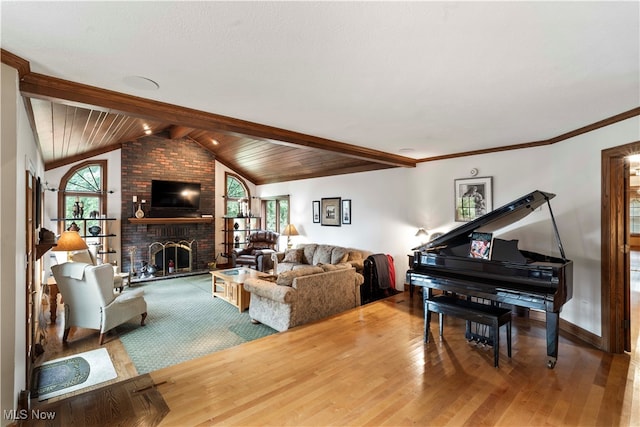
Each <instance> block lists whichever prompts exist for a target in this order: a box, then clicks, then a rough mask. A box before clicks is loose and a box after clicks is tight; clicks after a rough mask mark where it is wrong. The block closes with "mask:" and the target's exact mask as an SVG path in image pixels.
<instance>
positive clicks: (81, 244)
mask: <svg viewBox="0 0 640 427" xmlns="http://www.w3.org/2000/svg"><path fill="white" fill-rule="evenodd" d="M74 224H75V223H74ZM83 249H89V247H88V246H87V243H86V242H85V241H84V240H82V237H80V233H78V232H77V231H63V232H62V234H61V235H60V237H58V242H57V245H56V246H55V248H54V249H52V250H53V251H54V252H66V253H67V261H70V260H71V252H73V251H81V250H83Z"/></svg>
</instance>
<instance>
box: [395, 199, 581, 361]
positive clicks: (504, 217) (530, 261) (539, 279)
mask: <svg viewBox="0 0 640 427" xmlns="http://www.w3.org/2000/svg"><path fill="white" fill-rule="evenodd" d="M553 197H555V194H552V193H546V192H543V191H539V190H536V191H533V192H532V193H529V194H527V195H525V196H522V197H520V198H518V199H517V200H514V201H513V202H511V203H508V204H506V205H504V206H502V207H500V208H498V209H495V210H493V211H491V212H489V213H487V214H486V215H483V216H481V217H478V218H476V219H474V220H473V221H470V222H467V223H465V224H463V225H462V226H460V227H458V228H455V229H454V230H452V231H450V232H448V233H446V234H443V235H441V236H440V237H437V238H435V239H433V240H431V241H430V242H428V243H427V244H425V245H423V246H419V247H417V248H414V251H415V252H414V256H413V265H412V266H411V269H410V270H409V271H407V280H408V283H409V285H410V290H411V293H413V287H414V286H422V287H424V288H426V290H428V291H429V293H431V290H432V289H438V290H440V291H445V292H450V293H454V294H459V295H464V296H467V297H475V298H481V299H484V300H489V301H491V302H493V303H494V304H495V303H502V304H510V305H513V306H517V307H527V308H533V309H539V310H544V311H545V313H546V338H547V356H548V361H547V366H548V367H549V368H550V369H553V368H554V367H555V364H556V361H557V358H558V335H559V320H560V319H559V317H560V310H561V309H562V306H563V305H564V304H565V303H566V302H567V301H569V300H570V299H571V296H572V293H573V262H572V261H570V260H568V259H566V257H565V253H564V249H563V247H562V241H561V240H560V234H559V233H558V227H557V225H556V222H555V219H554V217H553V212H552V210H551V203H550V202H549V201H550V200H551V199H552V198H553ZM544 203H546V204H547V205H548V207H549V213H550V215H551V222H552V224H553V228H554V232H555V238H556V241H557V244H558V249H559V253H560V257H554V256H550V255H544V254H539V253H535V252H528V251H524V250H520V249H518V247H517V246H518V241H517V240H502V239H499V238H496V237H494V238H493V242H492V252H491V257H490V259H481V258H473V257H470V256H469V253H470V245H471V235H472V233H474V232H482V233H495V232H496V231H498V230H500V229H502V228H504V227H506V226H508V225H511V224H513V223H515V222H517V221H519V220H521V219H522V218H524V217H525V216H527V215H529V214H530V213H531V212H533V211H534V210H536V209H537V208H538V207H540V206H541V205H543V204H544Z"/></svg>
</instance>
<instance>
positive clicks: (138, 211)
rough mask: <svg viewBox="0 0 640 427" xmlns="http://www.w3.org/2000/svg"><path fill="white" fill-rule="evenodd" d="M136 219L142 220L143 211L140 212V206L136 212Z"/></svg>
mask: <svg viewBox="0 0 640 427" xmlns="http://www.w3.org/2000/svg"><path fill="white" fill-rule="evenodd" d="M136 218H144V211H143V210H142V204H140V205H138V210H137V211H136Z"/></svg>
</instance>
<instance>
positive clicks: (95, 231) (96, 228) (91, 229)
mask: <svg viewBox="0 0 640 427" xmlns="http://www.w3.org/2000/svg"><path fill="white" fill-rule="evenodd" d="M88 231H89V233H90V234H91V235H92V236H97V235H99V234H100V232H101V231H102V228H100V226H98V225H94V226H92V227H89V230H88Z"/></svg>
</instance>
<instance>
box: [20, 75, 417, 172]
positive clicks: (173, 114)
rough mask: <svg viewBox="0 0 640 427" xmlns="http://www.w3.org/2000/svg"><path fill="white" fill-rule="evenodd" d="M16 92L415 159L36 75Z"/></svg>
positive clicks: (358, 153)
mask: <svg viewBox="0 0 640 427" xmlns="http://www.w3.org/2000/svg"><path fill="white" fill-rule="evenodd" d="M20 91H21V92H22V94H23V96H29V97H33V98H39V99H46V100H49V101H52V102H57V103H61V104H65V105H75V106H82V107H87V108H93V109H100V108H102V109H104V110H105V111H110V112H119V113H122V114H127V115H131V116H134V117H138V118H142V119H147V120H158V121H164V122H169V123H174V124H176V125H180V126H183V127H191V128H195V129H203V130H209V131H215V132H223V133H230V134H237V135H249V136H251V137H253V138H256V139H261V140H264V141H267V142H271V143H285V144H293V145H295V146H297V147H306V148H309V149H317V150H324V151H332V152H336V153H339V154H341V155H343V156H348V157H353V158H357V159H362V160H367V161H372V162H376V163H381V164H386V165H390V166H396V167H415V166H416V160H415V159H411V158H408V157H403V156H398V155H395V154H390V153H385V152H383V151H378V150H373V149H369V148H365V147H359V146H355V145H350V144H345V143H343V142H338V141H332V140H329V139H324V138H319V137H315V136H311V135H306V134H302V133H298V132H293V131H288V130H285V129H280V128H276V127H272V126H266V125H262V124H258V123H253V122H248V121H245V120H239V119H234V118H232V117H226V116H221V115H218V114H213V113H207V112H204V111H200V110H194V109H190V108H186V107H180V106H176V105H172V104H167V103H163V102H158V101H153V100H149V99H145V98H140V97H136V96H131V95H126V94H123V93H119V92H114V91H110V90H105V89H100V88H97V87H94V86H88V85H83V84H79V83H74V82H70V81H68V80H62V79H58V78H55V77H50V76H45V75H43V74H38V73H30V74H28V75H25V76H24V78H23V79H22V80H21V81H20ZM96 107H98V108H96Z"/></svg>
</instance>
